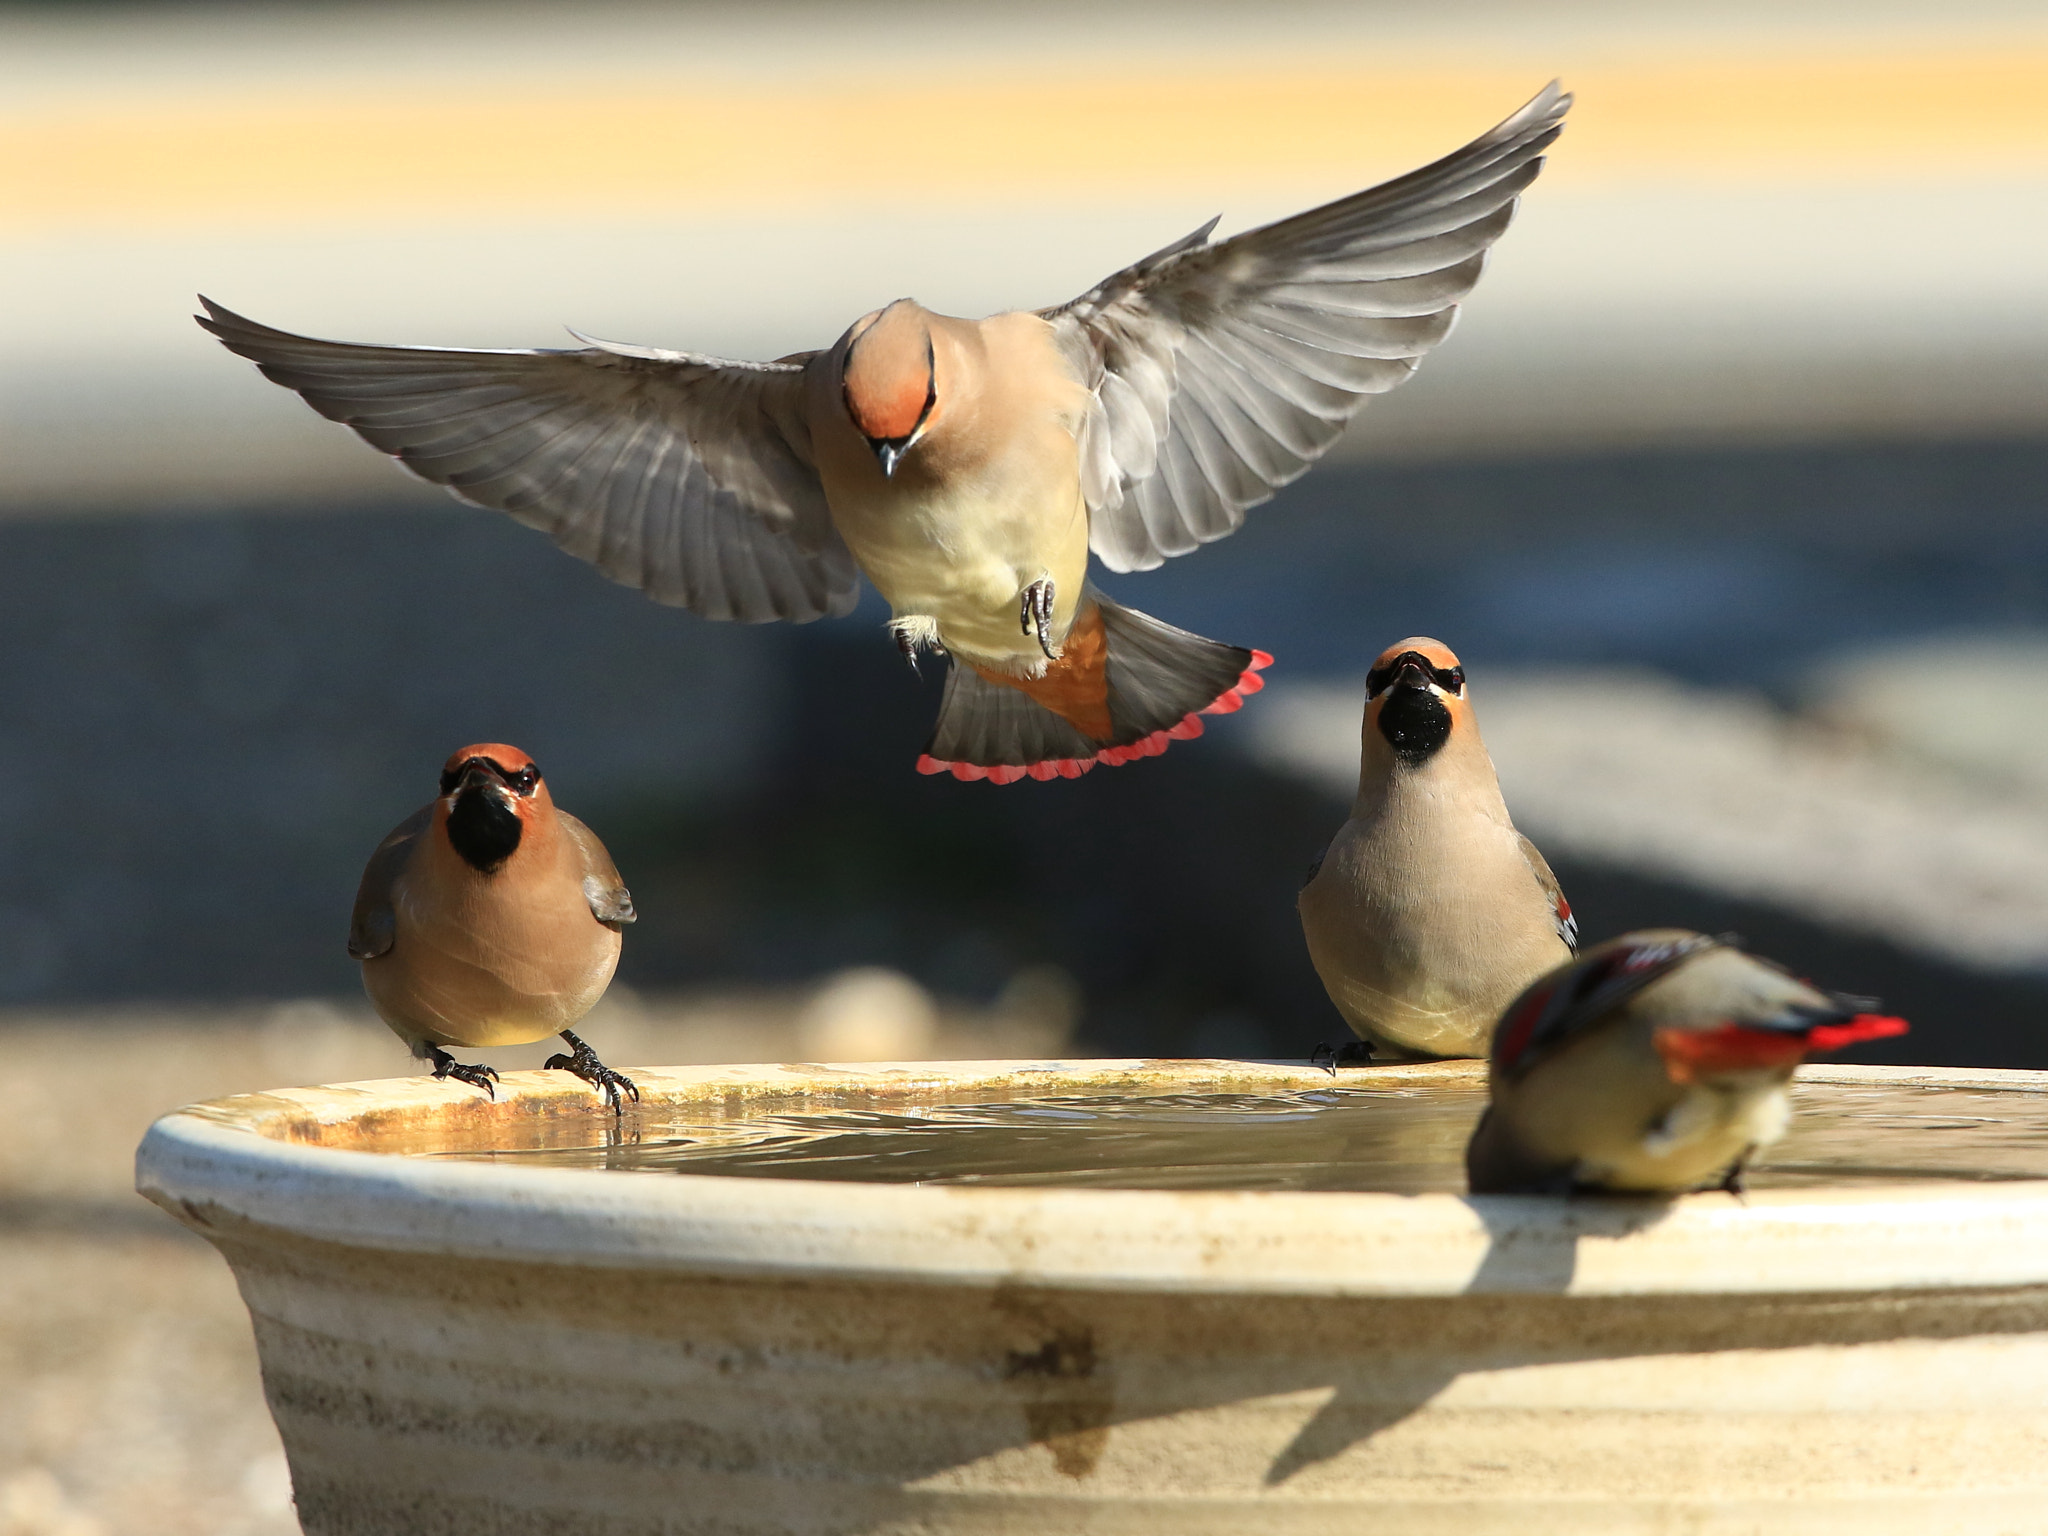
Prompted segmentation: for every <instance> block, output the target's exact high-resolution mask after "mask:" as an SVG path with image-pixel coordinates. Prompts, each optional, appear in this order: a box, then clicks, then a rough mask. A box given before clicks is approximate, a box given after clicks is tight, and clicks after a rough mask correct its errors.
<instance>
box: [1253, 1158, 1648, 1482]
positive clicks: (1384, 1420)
mask: <svg viewBox="0 0 2048 1536" xmlns="http://www.w3.org/2000/svg"><path fill="white" fill-rule="evenodd" d="M1465 1203H1466V1205H1467V1206H1469V1207H1470V1208H1471V1210H1472V1212H1473V1214H1474V1215H1475V1216H1477V1217H1478V1218H1479V1220H1480V1221H1481V1223H1483V1224H1484V1226H1485V1228H1486V1234H1487V1246H1486V1252H1485V1254H1484V1255H1482V1256H1481V1258H1480V1261H1479V1264H1478V1267H1477V1268H1475V1269H1474V1270H1473V1272H1472V1278H1471V1279H1470V1280H1469V1281H1467V1282H1466V1284H1465V1287H1464V1289H1463V1292H1462V1293H1461V1294H1462V1295H1463V1296H1465V1297H1467V1298H1472V1299H1473V1301H1474V1302H1476V1303H1478V1312H1477V1314H1476V1316H1477V1317H1478V1319H1479V1321H1480V1322H1481V1326H1480V1328H1479V1329H1478V1331H1477V1335H1476V1337H1474V1338H1473V1343H1474V1344H1475V1345H1476V1346H1477V1352H1476V1353H1470V1354H1468V1353H1466V1352H1463V1351H1446V1350H1444V1349H1443V1347H1442V1346H1443V1343H1444V1340H1443V1339H1442V1338H1441V1337H1440V1336H1439V1337H1430V1338H1427V1339H1425V1340H1424V1341H1423V1345H1424V1347H1423V1348H1422V1349H1421V1350H1419V1351H1418V1355H1419V1357H1420V1358H1417V1359H1414V1360H1411V1361H1407V1362H1402V1361H1399V1360H1390V1361H1388V1362H1387V1363H1386V1366H1385V1368H1383V1369H1377V1370H1373V1371H1370V1372H1359V1373H1358V1374H1356V1375H1355V1376H1353V1377H1352V1378H1350V1379H1348V1380H1342V1381H1339V1382H1338V1383H1337V1384H1336V1386H1335V1390H1334V1391H1333V1392H1332V1393H1331V1395H1330V1397H1329V1400H1328V1401H1326V1402H1325V1403H1324V1404H1323V1406H1322V1407H1321V1408H1320V1409H1318V1410H1317V1411H1316V1413H1315V1414H1314V1415H1313V1416H1312V1417H1311V1418H1310V1419H1309V1421H1308V1422H1307V1423H1306V1424H1304V1425H1302V1427H1301V1429H1300V1430H1299V1431H1298V1432H1297V1433H1296V1435H1295V1437H1294V1439H1293V1440H1292V1441H1290V1442H1289V1443H1288V1445H1287V1447H1286V1448H1285V1449H1284V1450H1282V1451H1281V1453H1280V1454H1279V1455H1278V1456H1276V1457H1275V1458H1274V1459H1273V1464H1272V1465H1271V1466H1270V1467H1268V1468H1267V1469H1266V1475H1265V1482H1266V1484H1267V1486H1268V1487H1271V1486H1274V1485H1276V1484H1279V1483H1284V1482H1286V1481H1287V1480H1288V1479H1289V1478H1291V1477H1293V1476H1295V1475H1296V1474H1297V1473H1299V1472H1301V1471H1303V1470H1304V1469H1306V1468H1308V1467H1312V1466H1315V1465H1317V1464H1318V1463H1321V1462H1325V1461H1329V1460H1330V1459H1332V1458H1333V1457H1336V1456H1339V1455H1341V1454H1343V1453H1344V1452H1345V1451H1347V1450H1349V1449H1350V1448H1351V1447H1352V1446H1354V1445H1357V1444H1359V1443H1361V1442H1362V1441H1366V1440H1370V1439H1371V1438H1372V1437H1373V1436H1374V1435H1377V1434H1379V1433H1380V1432H1381V1431H1382V1430H1386V1429H1390V1428H1392V1427H1393V1426H1394V1425H1396V1424H1399V1423H1400V1422H1401V1421H1402V1420H1404V1419H1406V1418H1408V1417H1409V1416H1410V1415H1412V1414H1414V1413H1417V1412H1419V1411H1420V1410H1421V1409H1422V1408H1423V1407H1424V1406H1425V1405H1426V1404H1428V1403H1429V1401H1430V1400H1431V1399H1432V1398H1434V1397H1436V1396H1437V1394H1438V1393H1440V1392H1442V1391H1443V1390H1444V1389H1445V1388H1446V1387H1448V1386H1449V1385H1450V1384H1451V1383H1452V1382H1454V1381H1456V1380H1457V1379H1458V1378H1459V1377H1460V1376H1462V1375H1464V1374H1465V1373H1466V1372H1467V1371H1469V1370H1483V1369H1487V1368H1490V1367H1492V1366H1496V1365H1498V1364H1500V1363H1501V1356H1502V1355H1503V1353H1504V1351H1506V1350H1508V1349H1512V1348H1514V1347H1515V1346H1514V1344H1513V1343H1512V1342H1511V1341H1512V1340H1513V1338H1514V1335H1513V1331H1512V1330H1513V1321H1514V1320H1513V1317H1512V1315H1511V1314H1512V1311H1513V1309H1514V1307H1515V1305H1516V1303H1517V1301H1518V1299H1519V1298H1522V1297H1528V1296H1555V1297H1562V1296H1564V1295H1565V1294H1566V1293H1567V1292H1568V1291H1569V1290H1570V1289H1571V1283H1572V1279H1573V1276H1574V1275H1576V1274H1577V1272H1578V1248H1579V1239H1580V1238H1581V1237H1585V1236H1589V1235H1598V1236H1602V1237H1610V1236H1617V1237H1618V1236H1624V1235H1626V1234H1628V1233H1631V1232H1638V1231H1642V1230H1645V1229H1647V1228H1649V1227H1652V1226H1654V1225H1656V1224H1657V1223H1658V1222H1660V1221H1662V1220H1663V1219H1664V1218H1665V1216H1666V1215H1667V1214H1668V1213H1669V1211H1670V1203H1669V1202H1668V1201H1664V1200H1644V1199H1613V1198H1603V1197H1599V1196H1571V1197H1558V1196H1547V1195H1538V1196H1530V1195H1476V1196H1467V1197H1466V1200H1465ZM1561 1214H1562V1216H1563V1219H1562V1220H1560V1219H1559V1218H1560V1215H1561ZM1483 1298H1493V1300H1494V1304H1493V1305H1491V1306H1489V1305H1487V1304H1486V1303H1485V1301H1484V1300H1483ZM1465 1310H1466V1313H1467V1315H1468V1318H1471V1317H1473V1316H1475V1314H1474V1308H1473V1306H1472V1305H1471V1304H1469V1303H1468V1305H1467V1307H1466V1309H1465ZM1489 1322H1497V1324H1498V1327H1490V1326H1487V1324H1488V1323H1489ZM1461 1331H1462V1330H1461Z"/></svg>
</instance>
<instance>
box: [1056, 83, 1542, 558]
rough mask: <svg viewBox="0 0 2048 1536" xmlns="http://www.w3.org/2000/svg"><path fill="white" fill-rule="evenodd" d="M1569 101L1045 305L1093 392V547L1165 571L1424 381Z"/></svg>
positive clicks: (1538, 101) (1086, 430) (1087, 433)
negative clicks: (1355, 423) (1422, 367)
mask: <svg viewBox="0 0 2048 1536" xmlns="http://www.w3.org/2000/svg"><path fill="white" fill-rule="evenodd" d="M1570 106H1571V97H1569V96H1567V95H1565V94H1563V92H1561V91H1560V90H1559V88H1558V86H1557V84H1556V82H1555V81H1553V82H1552V83H1551V84H1550V85H1548V86H1546V87H1545V88H1544V90H1543V91H1542V93H1541V94H1540V95H1538V96H1537V97H1536V98H1535V100H1533V101H1531V102H1530V103H1529V104H1528V105H1527V106H1525V107H1523V108H1522V109H1521V110H1520V111H1519V112H1517V113H1515V114H1514V116H1512V117H1510V118H1509V119H1508V120H1507V121H1506V122H1504V123H1502V124H1501V125H1500V126H1499V127H1497V128H1495V129H1493V130H1492V131H1491V132H1489V133H1486V134H1483V135H1481V136H1480V137H1479V138H1477V139H1475V140H1473V142H1472V143H1470V144H1468V145H1466V146H1465V147H1464V148H1463V149H1461V150H1458V151H1457V152H1456V153H1454V154H1451V155H1448V156H1446V157H1445V158H1443V159H1442V160H1439V161H1437V162H1436V163H1435V164H1434V165H1429V166H1425V167H1424V168H1423V169H1421V170H1419V171H1415V172H1412V173H1411V174H1409V175H1407V176H1403V177H1400V178H1398V179H1396V180H1394V181H1390V182H1386V183H1384V184H1383V185H1381V186H1377V187H1373V188H1370V189H1369V190H1367V191H1364V192H1360V193H1357V194H1355V195H1354V196H1351V197H1347V198H1344V199H1342V200H1340V201H1338V202H1334V203H1329V204H1326V205H1325V206H1323V207H1321V208H1312V209H1310V210H1309V211H1308V212H1307V213H1302V214H1297V215H1296V216H1295V217H1293V218H1291V219H1283V220H1281V221H1280V222H1279V223H1277V224H1268V225H1266V226H1264V227H1263V228H1260V229H1254V230H1250V231H1248V232H1246V233H1245V234H1241V235H1237V236H1234V237H1232V238H1231V239H1229V240H1225V241H1223V242H1222V243H1221V244H1220V245H1209V244H1207V243H1206V242H1207V236H1208V233H1209V230H1210V228H1212V227H1213V225H1214V221H1213V220H1212V221H1211V223H1210V224H1209V225H1205V226H1204V227H1203V228H1201V229H1199V230H1197V231H1195V233H1194V234H1192V235H1190V236H1188V237H1187V238H1186V239H1184V240H1180V241H1176V242H1175V243H1174V244H1172V245H1169V246H1167V247H1166V248H1165V249H1164V250H1161V251H1157V252H1155V253H1154V254H1152V255H1151V256H1148V257H1146V258H1145V259H1144V260H1143V261H1141V262H1138V263H1137V264H1136V265H1135V266H1131V267H1128V268H1126V269H1125V270H1124V271H1122V272H1119V273H1117V274H1116V275H1115V276H1114V277H1112V278H1109V279H1108V280H1107V281H1105V282H1103V283H1101V284H1099V285H1098V286H1096V287H1095V288H1093V289H1091V290H1090V291H1089V292H1087V293H1085V294H1083V295H1082V296H1081V297H1080V298H1078V299H1075V300H1074V301H1073V302H1072V303H1071V304H1066V305H1063V306H1061V307H1060V308H1058V309H1052V310H1046V311H1043V313H1044V315H1045V318H1046V319H1047V320H1049V321H1050V322H1051V323H1052V325H1053V327H1054V329H1055V331H1056V333H1057V335H1058V338H1059V341H1060V344H1061V346H1062V348H1063V349H1064V351H1065V352H1066V354H1067V356H1068V358H1069V360H1070V361H1071V363H1072V364H1073V366H1074V367H1075V368H1076V370H1077V371H1078V373H1079V374H1080V376H1081V378H1082V379H1083V381H1084V382H1086V383H1087V384H1088V386H1089V387H1090V388H1091V389H1092V390H1094V392H1095V408H1094V410H1093V411H1092V412H1091V413H1090V415H1089V417H1088V419H1087V421H1086V423H1085V424H1084V427H1083V431H1082V439H1081V464H1082V489H1083V492H1084V494H1085V495H1086V497H1087V500H1088V508H1089V513H1090V523H1089V543H1090V546H1091V547H1092V548H1093V550H1094V551H1095V554H1096V557H1097V558H1098V559H1100V560H1101V561H1102V563H1103V564H1104V565H1106V566H1108V567H1109V568H1110V569H1111V570H1113V571H1141V570H1150V569H1151V568H1152V567H1154V566H1156V565H1158V564H1160V562H1161V561H1163V560H1165V559H1166V557H1167V556H1169V555H1182V554H1186V553H1187V552H1188V551H1189V550H1192V549H1193V548H1195V547H1196V545H1198V544H1205V543H1208V542H1209V541H1210V540H1212V539H1220V538H1222V537H1223V536H1224V535H1225V534H1227V533H1230V532H1232V531H1233V530H1234V529H1236V528H1237V526H1238V525H1239V524H1240V523H1242V522H1243V521H1244V514H1245V509H1246V508H1248V507H1252V506H1256V505H1257V504H1258V503H1259V502H1262V501H1264V500H1266V499H1267V498H1268V497H1270V496H1271V495H1272V494H1273V493H1274V492H1275V491H1276V490H1278V489H1279V488H1280V487H1281V486H1283V485H1285V484H1287V483H1288V482H1289V481H1291V480H1293V479H1294V478H1295V477H1297V476H1298V475H1300V474H1302V473H1303V472H1304V471H1306V470H1307V469H1308V467H1309V465H1310V464H1311V463H1313V462H1314V461H1315V460H1316V459H1317V458H1318V457H1320V456H1321V455H1322V453H1323V452H1324V451H1325V450H1326V449H1328V448H1329V446H1330V445H1331V444H1332V443H1334V442H1335V441H1336V440H1337V437H1338V435H1339V434H1340V433H1341V432H1342V431H1343V430H1344V426H1345V424H1346V423H1347V422H1348V421H1350V419H1351V417H1352V416H1353V415H1354V414H1356V413H1357V411H1358V409H1359V408H1360V407H1361V406H1362V405H1363V404H1364V403H1365V399H1366V397H1367V396H1368V395H1374V394H1380V393H1383V392H1384V391H1386V390H1389V389H1392V388H1394V387H1395V386H1396V385H1397V384H1400V383H1402V382H1403V381H1404V380H1405V379H1407V377H1408V376H1409V374H1411V373H1413V372H1414V371H1415V367H1416V364H1417V363H1419V362H1420V361H1421V360H1422V358H1423V356H1424V355H1425V354H1427V353H1428V352H1429V351H1430V349H1431V348H1433V347H1434V346H1435V345H1436V344H1437V343H1438V342H1440V341H1442V340H1443V338H1444V336H1445V334H1446V333H1447V332H1448V331H1449V330H1450V328H1451V322H1452V320H1453V319H1455V318H1456V315H1457V305H1458V301H1459V300H1460V299H1462V298H1463V297H1464V296H1465V295H1466V294H1467V293H1469V292H1470V291H1471V289H1472V285H1473V284H1474V283H1476V282H1477V281H1478V280H1479V273H1480V269H1481V267H1482V266H1483V265H1484V264H1485V260H1486V252H1487V250H1488V248H1489V247H1491V246H1492V244H1493V242H1494V241H1495V240H1497V239H1498V238H1499V237H1500V235H1501V232H1502V231H1503V230H1505V229H1506V228H1507V227H1508V221H1509V220H1510V219H1511V218H1512V217H1513V216H1514V210H1515V200H1516V198H1517V196H1518V195H1519V194H1520V193H1521V191H1522V189H1523V188H1525V187H1527V186H1528V185H1529V183H1530V182H1531V181H1533V180H1535V178H1536V173H1537V172H1538V171H1539V170H1540V169H1541V168H1542V165H1543V159H1542V154H1543V150H1544V149H1545V148H1546V147H1547V146H1548V145H1549V144H1550V142H1551V141H1552V140H1553V139H1555V138H1556V137H1557V135H1558V133H1559V132H1560V131H1561V129H1562V124H1563V118H1564V114H1565V111H1566V109H1567V108H1569V107H1570Z"/></svg>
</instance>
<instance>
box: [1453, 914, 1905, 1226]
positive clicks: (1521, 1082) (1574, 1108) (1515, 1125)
mask: <svg viewBox="0 0 2048 1536" xmlns="http://www.w3.org/2000/svg"><path fill="white" fill-rule="evenodd" d="M1871 1006H1873V1005H1872V1004H1870V1003H1869V1002H1868V1001H1867V1000H1865V999H1860V998H1852V997H1843V996H1840V995H1839V994H1836V993H1832V992H1823V991H1821V990H1819V989H1818V988H1816V987H1813V986H1810V985H1808V984H1807V983H1806V982H1803V981H1800V980H1797V979H1796V978H1794V977H1793V976H1792V975H1790V974H1789V973H1788V972H1786V971H1784V970H1781V969H1780V968H1779V967H1777V966H1775V965H1772V964H1771V963H1770V962H1769V961H1765V960H1759V959H1757V958H1756V957H1755V956H1753V955H1748V954H1745V953H1744V952H1743V951H1742V950H1740V949H1738V948H1737V947H1736V946H1735V945H1734V944H1733V943H1732V942H1730V941H1728V940H1726V939H1712V938H1708V937H1707V936H1706V935H1705V934H1699V933H1690V932H1687V931H1686V930H1685V929H1682V928H1653V929H1646V930H1644V931H1642V932H1640V933H1628V934H1623V935H1622V936H1621V937H1620V938H1618V939H1609V940H1608V941H1607V942H1606V943H1604V944H1599V945H1596V946H1594V947H1593V948H1592V949H1589V950H1588V951H1587V952H1586V953H1585V954H1583V955H1581V956H1579V958H1578V959H1577V960H1575V961H1573V962H1572V963H1571V964H1569V965H1563V966H1559V967H1558V968H1557V969H1556V970H1555V971H1552V972H1551V973H1550V974H1549V975H1548V976H1545V977H1543V978H1542V979H1541V980H1539V981H1538V982H1536V983H1535V985H1533V986H1531V987H1530V988H1529V990H1528V991H1527V992H1526V993H1524V994H1523V995H1522V996H1521V997H1520V998H1518V999H1516V1001H1515V1002H1514V1004H1513V1005H1512V1006H1511V1007H1510V1008H1509V1009H1508V1010H1507V1012H1506V1013H1505V1014H1504V1015H1503V1016H1502V1018H1501V1022H1500V1029H1499V1031H1498V1033H1496V1035H1495V1036H1494V1041H1493V1052H1492V1058H1491V1068H1490V1071H1489V1074H1488V1076H1489V1087H1490V1089H1491V1093H1492V1102H1491V1103H1490V1104H1489V1106H1488V1108H1487V1110H1486V1113H1485V1115H1484V1116H1483V1117H1482V1118H1481V1119H1480V1122H1479V1128H1478V1129H1477V1130H1476V1131H1475V1132H1474V1133H1473V1136H1472V1141H1471V1145H1470V1146H1469V1147H1467V1148H1466V1152H1465V1167H1466V1173H1467V1176H1468V1177H1469V1179H1470V1181H1471V1185H1472V1191H1473V1193H1474V1194H1511V1193H1531V1194H1536V1193H1548V1194H1565V1193H1569V1192H1571V1191H1572V1190H1577V1189H1599V1190H1614V1191H1624V1192H1638V1193H1658V1194H1677V1193H1681V1192H1684V1191H1686V1190H1694V1189H1701V1188H1705V1187H1708V1186H1712V1185H1718V1186H1720V1187H1721V1188H1724V1189H1727V1190H1729V1191H1731V1192H1739V1191H1740V1189H1741V1187H1742V1185H1741V1179H1742V1170H1743V1168H1744V1167H1745V1166H1746V1165H1747V1164H1748V1162H1749V1160H1750V1159H1751V1158H1752V1157H1753V1156H1755V1155H1756V1153H1757V1152H1758V1151H1759V1150H1760V1149H1761V1148H1764V1147H1767V1146H1769V1145H1770V1144H1771V1143H1772V1142H1774V1141H1776V1140H1777V1139H1778V1138H1779V1137H1780V1136H1782V1135H1783V1134H1784V1133H1785V1127H1786V1125H1787V1124H1788V1123H1789V1122H1790V1119H1791V1114H1792V1102H1791V1094H1790V1092H1789V1084H1790V1082H1791V1079H1792V1069H1793V1068H1794V1067H1796V1066H1798V1065H1799V1063H1800V1062H1802V1061H1803V1060H1805V1059H1806V1057H1807V1056H1808V1055H1809V1054H1811V1053H1813V1052H1817V1051H1832V1050H1839V1049H1840V1048H1841V1047H1843V1046H1845V1045H1852V1044H1854V1043H1855V1042H1857V1041H1859V1040H1877V1039H1883V1038H1884V1037H1886V1036H1889V1035H1902V1034H1904V1033H1905V1032H1906V1021H1905V1020H1904V1019H1894V1018H1886V1017H1882V1016H1880V1015H1877V1014H1873V1013H1869V1012H1866V1011H1865V1010H1866V1009H1868V1008H1870V1007H1871Z"/></svg>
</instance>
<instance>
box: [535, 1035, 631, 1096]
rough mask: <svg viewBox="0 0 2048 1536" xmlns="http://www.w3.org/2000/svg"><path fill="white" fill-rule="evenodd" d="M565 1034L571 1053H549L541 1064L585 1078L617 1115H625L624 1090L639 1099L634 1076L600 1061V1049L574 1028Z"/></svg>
mask: <svg viewBox="0 0 2048 1536" xmlns="http://www.w3.org/2000/svg"><path fill="white" fill-rule="evenodd" d="M562 1038H563V1039H564V1040H566V1041H568V1042H569V1046H570V1053H569V1054H568V1055H566V1056H562V1055H555V1056H550V1057H549V1058H548V1059H547V1060H546V1061H544V1062H542V1063H541V1065H542V1067H544V1068H547V1069H549V1070H559V1071H563V1072H572V1073H574V1074H575V1075H576V1076H578V1077H580V1078H582V1079H583V1081H585V1082H586V1083H588V1084H590V1086H591V1087H593V1088H595V1089H597V1090H598V1091H599V1092H601V1093H602V1094H603V1095H604V1101H605V1103H606V1104H607V1105H609V1106H610V1108H611V1112H612V1114H613V1116H614V1117H616V1116H619V1115H623V1114H624V1113H625V1112H626V1109H625V1104H624V1102H623V1101H622V1100H621V1097H620V1095H621V1093H623V1094H624V1095H625V1096H626V1097H627V1098H630V1099H632V1101H633V1102H634V1103H635V1104H638V1103H639V1102H640V1089H639V1088H638V1086H636V1085H635V1084H634V1082H633V1079H631V1078H630V1077H628V1076H626V1074H625V1073H623V1072H615V1071H613V1070H612V1069H611V1068H610V1067H608V1066H606V1065H605V1064H604V1063H603V1062H601V1061H599V1060H598V1059H597V1052H595V1051H593V1050H592V1049H591V1048H590V1047H589V1046H588V1045H587V1044H585V1043H584V1041H583V1040H582V1038H581V1037H580V1036H578V1035H577V1034H576V1033H575V1031H573V1030H568V1029H565V1030H563V1031H562Z"/></svg>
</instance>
